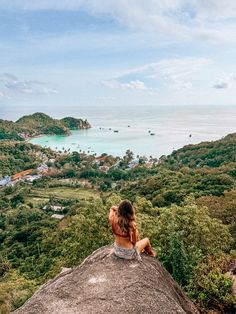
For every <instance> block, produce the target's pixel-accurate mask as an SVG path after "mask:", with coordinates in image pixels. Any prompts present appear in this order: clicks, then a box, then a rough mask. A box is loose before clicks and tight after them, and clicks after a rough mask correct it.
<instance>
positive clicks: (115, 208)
mask: <svg viewBox="0 0 236 314" xmlns="http://www.w3.org/2000/svg"><path fill="white" fill-rule="evenodd" d="M110 210H112V211H114V212H117V210H118V206H114V205H113V206H111V209H110Z"/></svg>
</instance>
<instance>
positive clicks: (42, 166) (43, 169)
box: [37, 164, 48, 173]
mask: <svg viewBox="0 0 236 314" xmlns="http://www.w3.org/2000/svg"><path fill="white" fill-rule="evenodd" d="M37 170H38V171H39V172H42V173H47V172H48V166H47V165H44V164H43V165H40V166H38V167H37Z"/></svg>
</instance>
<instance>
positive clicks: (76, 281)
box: [14, 246, 198, 314]
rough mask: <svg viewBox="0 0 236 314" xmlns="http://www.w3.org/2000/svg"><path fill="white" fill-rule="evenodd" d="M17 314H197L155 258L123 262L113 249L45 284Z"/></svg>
mask: <svg viewBox="0 0 236 314" xmlns="http://www.w3.org/2000/svg"><path fill="white" fill-rule="evenodd" d="M14 313H15V314H94V313H96V314H99V313H112V314H116V313H117V314H118V313H129V314H131V313H140V314H141V313H142V314H148V313H152V314H153V313H157V314H171V313H172V314H177V313H179V314H184V313H189V314H192V313H198V311H197V309H196V308H195V306H194V305H193V303H192V302H191V301H190V300H189V299H188V298H187V297H186V296H185V295H184V293H183V292H182V290H181V288H180V287H179V285H178V284H177V283H176V282H175V281H174V280H173V279H172V277H171V276H170V274H169V273H168V272H167V271H166V270H165V269H164V268H163V266H162V265H161V264H160V263H159V262H158V260H157V259H155V258H153V257H150V256H147V255H145V254H143V255H142V260H141V261H139V260H129V261H128V260H123V259H120V258H118V257H116V256H115V255H114V254H113V250H112V247H110V246H106V247H102V248H100V249H98V250H97V251H95V252H94V253H93V254H91V255H90V256H89V257H87V258H86V259H85V260H84V262H83V263H82V264H81V265H80V266H78V267H75V268H73V269H68V270H66V271H64V272H62V273H61V274H59V275H58V276H57V277H56V278H54V279H52V280H50V281H49V282H48V283H46V284H45V285H43V286H42V287H41V288H40V289H39V290H38V291H37V292H36V293H35V294H34V295H33V296H32V297H31V298H30V299H29V300H28V301H27V302H26V303H25V304H24V305H23V306H22V307H21V308H19V309H18V310H16V311H14Z"/></svg>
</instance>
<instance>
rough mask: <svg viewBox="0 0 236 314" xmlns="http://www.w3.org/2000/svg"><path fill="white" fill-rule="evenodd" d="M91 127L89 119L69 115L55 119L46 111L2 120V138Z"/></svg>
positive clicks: (62, 133) (60, 132)
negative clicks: (13, 119)
mask: <svg viewBox="0 0 236 314" xmlns="http://www.w3.org/2000/svg"><path fill="white" fill-rule="evenodd" d="M89 127H91V126H90V124H89V123H88V121H87V120H85V121H83V120H82V119H76V118H72V117H67V118H64V119H61V120H57V119H53V118H51V117H49V116H48V115H46V114H44V113H40V112H37V113H34V114H32V115H28V116H24V117H22V118H20V119H19V120H17V121H16V122H12V121H6V120H0V140H17V141H19V140H24V139H26V138H28V137H32V136H37V135H41V134H56V135H68V134H70V129H82V128H89Z"/></svg>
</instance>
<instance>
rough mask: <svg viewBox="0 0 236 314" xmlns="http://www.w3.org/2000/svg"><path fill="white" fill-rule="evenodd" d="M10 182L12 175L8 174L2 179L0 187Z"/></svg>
mask: <svg viewBox="0 0 236 314" xmlns="http://www.w3.org/2000/svg"><path fill="white" fill-rule="evenodd" d="M10 182H11V177H9V176H6V177H4V178H3V179H0V187H3V186H6V185H7V184H8V183H10Z"/></svg>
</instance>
